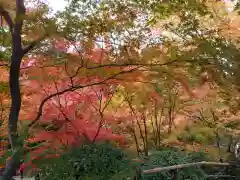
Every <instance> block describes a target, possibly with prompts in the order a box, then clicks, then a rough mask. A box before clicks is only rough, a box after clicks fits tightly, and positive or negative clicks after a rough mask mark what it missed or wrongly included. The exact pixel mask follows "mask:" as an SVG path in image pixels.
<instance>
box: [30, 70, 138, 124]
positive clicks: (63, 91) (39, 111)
mask: <svg viewBox="0 0 240 180" xmlns="http://www.w3.org/2000/svg"><path fill="white" fill-rule="evenodd" d="M137 69H138V68H134V69H131V70H129V71H121V72H119V73H116V74H114V75H112V76H110V77H108V78H106V79H104V80H102V81H99V82H95V83H91V84H86V85H75V86H72V87H69V88H67V89H64V90H62V91H58V92H56V93H53V94H51V95H49V96H48V97H46V98H44V99H43V101H42V102H41V104H40V106H39V108H38V113H37V116H36V118H35V119H34V120H33V121H32V122H31V123H30V124H29V125H28V127H29V128H31V127H32V126H34V125H35V124H36V122H37V121H38V120H39V119H40V117H41V116H42V113H43V106H44V105H45V103H46V102H47V101H48V100H50V99H51V98H53V97H55V96H58V95H62V94H64V93H67V92H71V91H76V90H78V89H81V88H85V87H90V86H96V85H100V84H104V83H106V82H107V81H109V80H111V79H114V78H115V77H116V76H119V75H121V74H125V73H131V72H133V71H136V70H137Z"/></svg>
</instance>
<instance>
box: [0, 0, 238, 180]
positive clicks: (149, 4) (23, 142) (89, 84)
mask: <svg viewBox="0 0 240 180" xmlns="http://www.w3.org/2000/svg"><path fill="white" fill-rule="evenodd" d="M0 2H1V4H0V14H1V17H2V19H1V22H2V24H1V25H2V30H1V33H0V36H1V40H2V43H1V66H2V67H3V69H2V70H1V71H2V72H3V74H4V75H6V77H5V76H4V77H3V78H2V79H1V81H3V82H1V87H2V88H1V94H3V98H4V100H3V106H2V107H3V108H2V112H3V113H2V114H3V115H2V116H1V117H2V118H1V128H3V129H6V125H7V126H8V140H9V144H6V134H4V133H2V134H1V137H3V138H2V139H3V140H4V144H3V145H2V146H5V148H3V150H4V151H5V152H7V151H8V150H7V149H8V148H9V150H10V153H6V156H10V159H9V160H8V161H7V166H6V167H7V168H6V171H5V172H4V175H3V176H2V177H1V178H2V179H10V178H11V177H12V176H13V175H14V174H15V172H16V170H17V169H18V168H19V166H20V164H21V160H23V159H24V160H25V162H30V163H31V162H37V160H39V159H41V158H42V157H45V158H46V157H47V158H49V155H50V154H51V155H54V156H56V155H57V156H59V154H61V153H63V152H64V151H65V150H66V149H69V148H72V147H73V146H78V145H79V144H83V143H95V142H96V141H106V140H107V141H111V143H112V141H114V142H117V143H119V145H121V147H126V146H132V145H134V147H135V149H136V150H137V152H138V154H140V152H142V151H143V152H144V155H145V156H148V155H149V152H150V151H151V150H152V149H153V148H156V149H159V148H161V147H162V146H163V145H166V144H168V145H169V144H171V145H172V146H173V145H174V144H177V146H178V147H181V148H182V147H183V146H184V148H185V149H188V150H189V148H188V147H187V145H189V142H186V141H188V140H189V139H190V142H191V143H192V142H195V143H196V142H197V143H198V145H196V144H191V147H194V148H195V147H196V146H197V147H199V146H200V148H201V147H202V146H201V143H203V144H204V143H205V142H202V140H203V139H204V138H205V136H207V135H209V134H211V133H213V135H212V134H211V135H212V136H211V137H213V138H216V139H217V149H218V150H219V149H220V148H221V145H220V140H219V132H218V127H219V126H220V127H221V129H222V127H223V126H224V123H225V122H226V121H227V120H226V116H233V117H235V116H237V115H238V109H239V106H238V105H239V98H238V96H239V83H238V70H239V60H238V56H239V50H238V33H237V32H238V30H237V25H236V23H237V20H238V18H239V17H238V15H237V13H235V12H229V11H228V10H227V6H226V4H224V3H223V2H215V1H214V2H213V1H198V0H196V1H193V0H185V1H163V2H161V3H160V2H158V1H141V0H139V1H97V2H95V1H94V2H93V1H85V2H82V1H70V2H69V4H68V5H67V6H66V8H65V9H64V11H62V12H58V13H57V14H55V15H51V16H50V15H49V14H50V11H51V9H50V7H49V6H48V5H47V4H46V3H44V2H40V1H39V2H31V1H23V0H16V1H11V2H9V3H11V4H8V3H6V2H3V1H0ZM229 3H230V2H229ZM229 3H228V4H227V5H230V4H229ZM230 20H231V21H230ZM8 74H9V85H8V86H6V79H7V78H8V76H7V75H8ZM8 88H9V93H10V94H8V91H7V90H8ZM233 93H234V94H233ZM8 105H9V106H10V109H9V108H7V106H8ZM220 106H221V107H220ZM210 108H211V109H213V111H211V113H210V114H209V112H207V111H206V109H210ZM223 109H224V110H223ZM217 111H219V112H217ZM217 113H220V115H216V114H217ZM224 113H225V114H224ZM231 113H233V114H231ZM226 114H227V115H226ZM7 115H9V118H8V121H7V120H6V116H7ZM205 116H207V119H210V118H213V120H214V123H215V124H214V123H213V124H214V125H213V126H214V127H212V126H211V127H208V128H209V129H207V131H208V133H209V134H208V133H207V134H204V135H202V134H201V135H199V134H198V135H196V134H197V133H195V132H193V136H191V137H187V138H186V137H183V136H182V135H181V134H180V132H181V131H180V129H181V130H183V131H185V130H186V131H188V130H189V128H190V127H192V126H203V124H202V120H204V119H206V117H205ZM218 116H221V118H223V119H224V123H223V121H220V120H219V119H221V118H220V117H218ZM194 119H198V120H201V123H198V122H197V123H195V125H193V124H194V123H193V122H194ZM225 120H226V121H225ZM204 122H205V125H206V126H209V122H208V120H207V121H204ZM206 122H207V124H206ZM196 124H197V125H196ZM210 124H211V123H210ZM216 124H217V125H216ZM211 125H212V124H211ZM216 127H217V128H216ZM176 129H177V130H176ZM216 129H217V131H216ZM176 132H177V133H176ZM228 132H230V135H232V133H233V132H235V133H237V132H238V131H237V127H234V128H232V129H231V131H228ZM178 133H179V134H178ZM203 136H204V138H202V137H203ZM209 136H210V135H209ZM231 137H232V136H231ZM201 138H202V139H201ZM186 144H187V145H186ZM210 145H212V144H209V146H210ZM10 147H11V148H10ZM204 148H205V145H204ZM207 148H209V147H207ZM47 150H51V152H49V151H47ZM219 152H220V151H219ZM9 154H10V155H9ZM42 155H44V156H42ZM29 156H30V158H29ZM3 161H5V159H3Z"/></svg>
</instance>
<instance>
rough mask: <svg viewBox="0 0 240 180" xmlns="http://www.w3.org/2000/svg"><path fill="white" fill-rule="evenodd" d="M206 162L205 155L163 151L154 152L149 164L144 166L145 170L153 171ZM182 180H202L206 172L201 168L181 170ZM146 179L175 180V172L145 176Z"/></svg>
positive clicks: (171, 150) (173, 150)
mask: <svg viewBox="0 0 240 180" xmlns="http://www.w3.org/2000/svg"><path fill="white" fill-rule="evenodd" d="M203 160H206V154H205V153H201V152H198V153H195V152H194V153H185V152H183V151H179V150H177V149H163V150H161V151H156V152H154V153H153V154H152V155H151V156H150V158H149V160H148V162H147V163H145V164H144V166H143V169H151V168H154V167H164V166H171V165H177V164H184V163H191V162H199V161H203ZM179 172H180V179H191V180H202V179H204V177H205V173H204V171H203V170H202V169H201V168H199V167H189V168H183V169H181V170H179ZM144 176H145V178H144V179H149V180H150V179H154V177H157V179H158V180H171V179H173V171H164V172H162V173H158V174H148V175H144Z"/></svg>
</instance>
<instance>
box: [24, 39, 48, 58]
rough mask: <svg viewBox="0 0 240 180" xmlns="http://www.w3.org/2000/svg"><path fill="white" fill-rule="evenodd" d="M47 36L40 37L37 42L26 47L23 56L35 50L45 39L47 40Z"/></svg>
mask: <svg viewBox="0 0 240 180" xmlns="http://www.w3.org/2000/svg"><path fill="white" fill-rule="evenodd" d="M46 36H47V35H44V36H42V37H40V38H39V39H37V40H35V41H32V42H31V43H30V44H29V45H28V46H26V47H24V48H23V54H24V55H25V54H27V53H29V52H30V51H32V50H33V48H34V47H35V46H36V45H37V44H39V43H40V42H41V41H43V40H44V39H45V38H46Z"/></svg>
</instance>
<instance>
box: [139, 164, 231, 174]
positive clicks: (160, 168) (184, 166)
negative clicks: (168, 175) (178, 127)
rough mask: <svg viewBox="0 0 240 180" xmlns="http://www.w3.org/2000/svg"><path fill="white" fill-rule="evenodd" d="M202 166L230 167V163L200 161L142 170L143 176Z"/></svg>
mask: <svg viewBox="0 0 240 180" xmlns="http://www.w3.org/2000/svg"><path fill="white" fill-rule="evenodd" d="M202 165H214V166H230V165H231V164H230V163H219V162H207V161H202V162H195V163H187V164H179V165H174V166H167V167H159V168H154V169H148V170H143V173H144V174H151V173H156V172H163V171H169V170H173V169H182V168H186V167H191V166H202Z"/></svg>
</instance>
